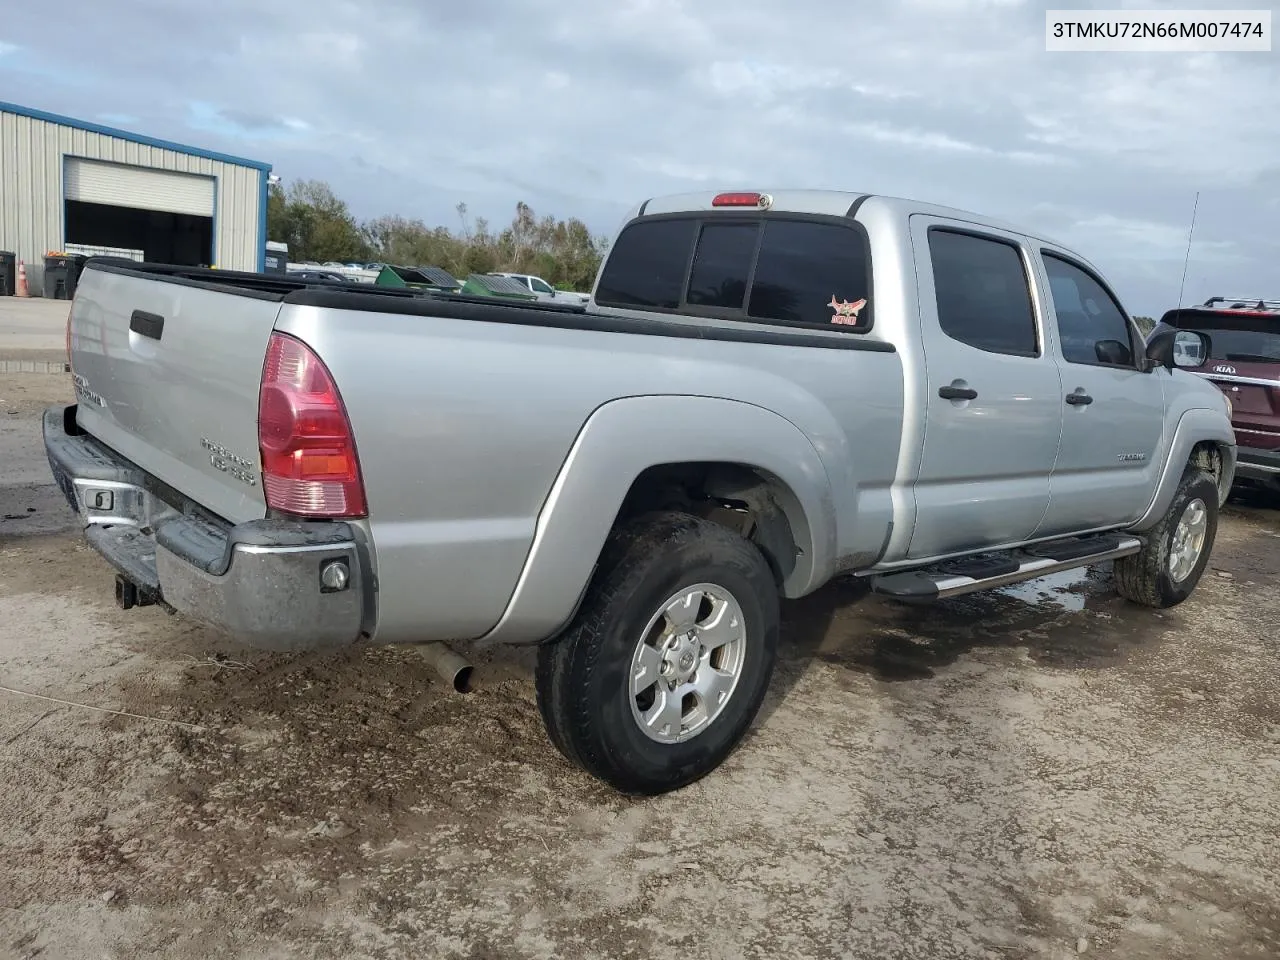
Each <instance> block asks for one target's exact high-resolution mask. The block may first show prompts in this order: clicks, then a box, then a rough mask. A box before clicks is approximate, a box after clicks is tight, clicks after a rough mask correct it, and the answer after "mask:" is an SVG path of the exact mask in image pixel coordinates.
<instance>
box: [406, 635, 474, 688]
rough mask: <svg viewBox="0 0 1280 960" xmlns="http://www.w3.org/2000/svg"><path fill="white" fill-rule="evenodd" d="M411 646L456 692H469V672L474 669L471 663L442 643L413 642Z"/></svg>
mask: <svg viewBox="0 0 1280 960" xmlns="http://www.w3.org/2000/svg"><path fill="white" fill-rule="evenodd" d="M413 648H414V649H415V650H417V651H418V653H419V654H420V655H421V656H422V658H423V659H424V660H426V661H427V663H429V664H431V666H433V667H434V668H435V671H436V673H438V674H440V676H441V677H442V678H443V679H444V682H445V683H447V684H449V686H451V687H453V689H454V690H456V691H457V692H458V693H470V692H471V673H472V671H473V670H474V669H475V668H474V667H472V666H471V664H470V663H469V662H468V661H467V660H466V659H465V658H464V657H462V656H461V655H459V654H458V653H457V652H456V651H454V650H453V649H452V648H451V647H448V646H445V645H444V644H443V643H437V642H435V641H429V642H427V643H415V644H413Z"/></svg>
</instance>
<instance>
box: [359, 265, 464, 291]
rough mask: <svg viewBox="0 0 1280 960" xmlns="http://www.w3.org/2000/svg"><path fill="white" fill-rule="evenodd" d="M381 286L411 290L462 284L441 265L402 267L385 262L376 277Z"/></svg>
mask: <svg viewBox="0 0 1280 960" xmlns="http://www.w3.org/2000/svg"><path fill="white" fill-rule="evenodd" d="M373 282H374V284H375V285H376V286H379V287H400V288H401V289H405V288H407V289H410V290H450V291H456V290H457V289H458V288H459V287H461V286H462V284H460V283H459V282H458V281H457V280H456V279H454V277H453V275H452V274H450V273H449V272H448V271H447V270H442V269H440V268H439V267H401V266H395V265H394V264H389V263H388V264H383V267H382V269H381V270H380V271H378V276H377V277H376V278H375V279H374V281H373Z"/></svg>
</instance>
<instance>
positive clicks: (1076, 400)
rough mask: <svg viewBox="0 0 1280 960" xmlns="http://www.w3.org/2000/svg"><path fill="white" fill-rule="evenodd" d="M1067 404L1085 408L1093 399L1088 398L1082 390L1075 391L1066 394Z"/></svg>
mask: <svg viewBox="0 0 1280 960" xmlns="http://www.w3.org/2000/svg"><path fill="white" fill-rule="evenodd" d="M1067 403H1069V404H1071V406H1073V407H1087V406H1088V405H1089V404H1091V403H1093V397H1091V396H1089V395H1088V394H1087V393H1085V392H1084V391H1083V390H1077V391H1076V392H1075V393H1068V394H1067Z"/></svg>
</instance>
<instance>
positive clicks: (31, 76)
mask: <svg viewBox="0 0 1280 960" xmlns="http://www.w3.org/2000/svg"><path fill="white" fill-rule="evenodd" d="M1049 6H1052V7H1055V8H1061V7H1068V6H1079V7H1081V8H1087V7H1088V6H1089V5H1088V4H1078V3H1077V4H1072V3H1070V2H1069V0H1060V2H1058V3H1053V4H1040V3H1032V2H1029V0H896V2H873V0H858V2H851V0H786V2H782V0H772V2H766V0H464V2H462V3H448V4H443V3H439V2H438V0H420V2H410V0H365V2H363V3H355V2H346V0H305V2H304V0H271V2H262V0H222V2H220V3H218V4H212V5H210V4H190V3H183V2H177V0H114V2H112V3H110V4H103V3H100V2H88V0H63V2H61V3H59V4H58V5H57V10H58V16H57V17H56V18H54V19H52V20H51V18H50V15H49V14H42V15H39V16H37V15H35V14H34V13H33V15H32V16H30V17H6V18H5V22H4V23H3V24H0V91H2V93H0V99H6V100H11V101H15V102H18V103H22V104H25V105H28V106H32V107H38V108H41V109H45V110H50V111H53V112H57V113H65V114H69V115H71V116H75V117H79V118H82V119H88V120H95V121H98V122H101V123H107V124H112V125H116V126H121V127H125V128H127V129H130V130H135V131H138V132H141V133H146V134H150V135H152V136H158V137H163V138H167V139H172V140H177V141H180V142H184V143H192V144H196V145H200V146H206V147H210V148H213V149H219V150H224V151H227V152H230V153H235V154H239V155H242V156H248V157H252V158H254V159H261V160H266V161H268V162H270V163H272V164H273V165H274V166H275V170H276V172H277V173H278V174H280V175H281V176H282V177H283V178H284V179H285V181H286V182H287V181H289V180H291V179H295V178H312V177H318V178H322V179H325V180H328V181H329V182H330V183H331V184H332V185H333V187H334V188H335V190H336V191H337V192H338V193H339V194H340V195H341V196H343V197H344V198H346V199H347V200H348V202H349V203H350V204H351V206H352V208H353V210H354V212H355V213H356V214H357V216H360V217H370V216H376V215H379V214H383V213H400V214H404V215H407V216H414V217H422V218H424V219H426V220H427V221H428V222H432V223H445V224H450V225H452V224H453V223H455V222H456V217H455V214H454V213H453V208H454V206H455V204H456V203H458V202H459V201H465V202H466V203H467V204H468V205H469V207H470V208H471V210H472V211H473V212H474V213H478V214H481V215H486V216H489V217H490V218H491V219H494V220H498V221H505V220H506V219H509V217H510V213H511V211H512V208H513V207H514V205H515V203H516V202H517V201H518V200H524V201H526V202H528V203H530V204H532V205H533V207H534V209H535V210H536V211H538V212H539V213H553V214H555V215H557V216H561V217H566V216H577V217H581V218H582V219H584V220H586V221H587V223H588V224H589V225H590V226H591V227H592V228H593V229H595V230H596V231H598V232H602V233H612V231H613V230H614V229H615V228H616V226H617V225H618V221H619V218H620V217H621V216H622V215H623V214H624V213H625V211H626V209H627V208H628V207H629V206H630V205H631V204H632V203H634V202H637V201H638V200H641V199H644V198H645V197H648V196H652V195H655V194H661V193H669V192H677V191H683V190H688V189H709V188H720V187H774V188H777V187H784V186H800V187H831V188H838V189H847V190H858V191H870V192H879V193H888V194H895V195H899V196H909V197H916V198H919V199H926V200H930V201H934V202H940V203H946V204H950V205H953V206H960V207H964V208H968V209H974V210H979V211H982V212H984V213H990V214H993V215H997V216H1000V217H1003V218H1005V219H1010V220H1014V221H1017V222H1021V223H1026V224H1029V225H1031V226H1033V227H1035V228H1037V229H1040V230H1042V231H1045V232H1047V233H1048V234H1050V235H1051V236H1053V237H1055V238H1057V239H1060V240H1062V241H1064V242H1066V243H1068V244H1070V245H1072V246H1074V247H1075V248H1077V249H1078V250H1080V251H1081V252H1082V253H1084V254H1085V255H1086V256H1088V257H1089V258H1090V259H1092V260H1094V261H1095V262H1096V263H1098V264H1099V265H1100V266H1101V267H1102V268H1103V270H1104V271H1105V272H1106V273H1107V274H1108V276H1109V277H1110V278H1111V279H1112V280H1113V281H1114V282H1115V283H1116V285H1117V287H1118V289H1119V293H1120V295H1121V297H1122V298H1123V299H1124V300H1125V301H1126V305H1127V306H1128V308H1129V309H1130V311H1131V312H1133V313H1145V314H1153V313H1154V314H1156V315H1157V316H1158V315H1159V313H1160V312H1162V311H1163V310H1164V309H1166V308H1168V307H1169V306H1171V305H1172V304H1173V303H1174V302H1175V301H1176V299H1177V295H1178V284H1179V280H1180V277H1181V272H1182V260H1183V255H1184V253H1185V246H1186V238H1187V227H1188V224H1189V220H1190V216H1191V208H1192V201H1193V199H1194V196H1195V193H1196V191H1197V190H1198V191H1200V194H1201V196H1200V207H1199V217H1198V221H1197V225H1196V234H1195V243H1194V245H1193V248H1192V255H1191V266H1190V271H1189V273H1188V278H1187V292H1186V296H1185V299H1186V300H1188V301H1192V300H1199V299H1203V298H1205V297H1207V296H1210V295H1213V294H1224V295H1232V296H1235V295H1264V294H1265V295H1268V296H1270V297H1280V269H1277V265H1278V263H1280V231H1278V230H1277V229H1276V224H1277V221H1278V220H1280V66H1278V62H1277V58H1280V47H1278V48H1277V50H1276V51H1275V52H1273V53H1253V54H1199V55H1184V54H1168V53H1166V54H1119V53H1115V54H1080V53H1054V54H1050V53H1046V52H1045V50H1044V10H1045V8H1046V7H1049ZM1094 6H1097V7H1099V8H1102V9H1114V8H1118V7H1123V6H1130V7H1137V8H1146V9H1151V8H1153V7H1157V6H1160V7H1173V6H1185V7H1196V8H1200V9H1205V8H1215V9H1216V8H1221V9H1226V8H1233V9H1238V8H1240V7H1252V8H1256V9H1272V15H1273V18H1274V19H1275V21H1276V25H1277V26H1278V27H1280V11H1277V10H1276V9H1275V8H1274V7H1273V6H1270V5H1265V4H1260V3H1257V2H1254V3H1249V2H1248V0H1236V2H1228V3H1225V4H1214V3H1211V2H1209V0H1199V2H1198V3H1186V4H1161V3H1159V2H1158V0H1146V2H1143V3H1140V4H1131V3H1124V2H1121V0H1110V2H1107V3H1102V4H1096V5H1094ZM32 10H34V8H32ZM55 20H56V21H59V22H61V23H63V24H66V25H67V26H66V27H59V28H58V29H51V26H50V25H51V24H52V23H54V22H55Z"/></svg>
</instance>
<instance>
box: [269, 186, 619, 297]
mask: <svg viewBox="0 0 1280 960" xmlns="http://www.w3.org/2000/svg"><path fill="white" fill-rule="evenodd" d="M457 212H458V225H457V226H456V227H455V228H453V229H450V228H449V227H444V226H437V227H429V226H427V225H426V224H425V223H424V222H423V221H421V220H414V219H408V218H406V217H402V216H398V215H394V214H392V215H387V216H382V217H377V218H375V219H373V220H366V221H364V222H360V221H358V220H357V219H356V218H355V216H353V215H352V213H351V210H350V208H348V206H347V204H346V202H345V201H344V200H342V199H341V198H340V197H338V196H337V195H336V194H335V193H334V192H333V190H332V189H331V188H330V187H329V185H328V184H327V183H325V182H323V181H321V180H298V181H295V182H293V183H291V184H290V185H289V188H288V190H285V189H284V187H282V186H280V185H279V184H272V185H271V187H270V190H269V192H268V194H267V237H268V239H270V240H275V241H279V242H282V243H287V244H288V245H289V259H290V260H292V261H294V262H299V261H308V260H311V261H316V262H319V263H324V262H326V261H330V260H333V261H337V262H340V263H346V262H352V261H358V262H362V263H369V262H377V263H392V264H397V265H401V266H434V267H443V268H444V269H446V270H448V271H449V272H450V273H452V274H453V275H454V276H455V277H458V278H460V279H465V278H466V277H467V275H468V274H472V273H492V272H495V271H504V272H512V273H531V274H534V275H535V276H539V277H542V278H543V279H544V280H546V281H547V282H548V283H550V284H552V285H554V286H556V287H558V288H561V289H566V290H588V289H590V288H591V285H592V283H594V282H595V277H596V271H597V269H598V268H599V266H600V260H601V258H602V257H603V256H604V253H605V249H606V247H607V244H606V241H605V240H604V238H603V237H597V236H594V235H593V234H592V233H591V231H590V230H589V229H588V228H587V225H586V224H585V223H583V222H582V221H581V220H578V219H576V218H570V219H568V220H557V219H556V218H555V217H550V216H545V217H538V216H536V215H535V214H534V212H533V210H532V209H531V208H530V207H529V205H528V204H526V203H519V204H517V205H516V213H515V216H514V217H513V218H512V220H511V223H510V224H509V225H508V226H506V227H503V228H501V229H494V228H493V227H491V226H490V225H489V222H488V221H487V220H485V219H484V218H483V217H477V218H475V219H474V220H472V218H471V217H470V216H469V214H468V212H467V205H466V204H465V203H460V204H458V206H457Z"/></svg>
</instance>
